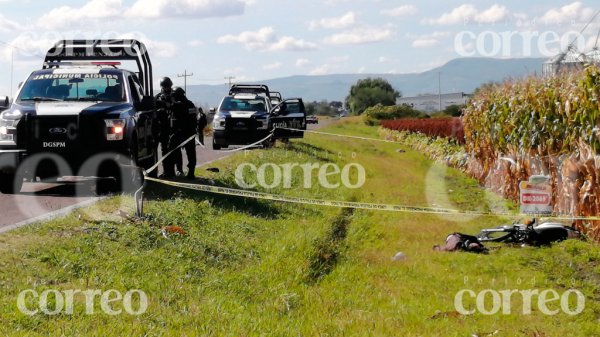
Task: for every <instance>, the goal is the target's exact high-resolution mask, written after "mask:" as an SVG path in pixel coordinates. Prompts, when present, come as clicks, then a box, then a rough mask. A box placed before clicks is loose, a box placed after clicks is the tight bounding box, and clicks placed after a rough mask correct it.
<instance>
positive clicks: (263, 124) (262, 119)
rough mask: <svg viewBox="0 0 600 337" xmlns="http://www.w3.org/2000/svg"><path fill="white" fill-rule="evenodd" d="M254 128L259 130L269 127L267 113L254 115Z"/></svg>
mask: <svg viewBox="0 0 600 337" xmlns="http://www.w3.org/2000/svg"><path fill="white" fill-rule="evenodd" d="M256 122H257V123H256V124H257V125H256V128H257V129H259V130H266V129H268V128H269V115H263V116H258V117H256Z"/></svg>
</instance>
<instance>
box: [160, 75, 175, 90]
mask: <svg viewBox="0 0 600 337" xmlns="http://www.w3.org/2000/svg"><path fill="white" fill-rule="evenodd" d="M172 86H173V81H171V79H170V78H168V77H163V78H162V79H161V80H160V87H161V88H171V87H172Z"/></svg>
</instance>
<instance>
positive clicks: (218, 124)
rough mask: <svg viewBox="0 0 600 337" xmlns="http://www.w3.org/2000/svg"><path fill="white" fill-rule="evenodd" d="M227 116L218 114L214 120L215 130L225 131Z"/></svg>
mask: <svg viewBox="0 0 600 337" xmlns="http://www.w3.org/2000/svg"><path fill="white" fill-rule="evenodd" d="M226 119H227V116H226V115H221V114H217V115H215V119H214V120H213V130H225V120H226Z"/></svg>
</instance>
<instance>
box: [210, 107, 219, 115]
mask: <svg viewBox="0 0 600 337" xmlns="http://www.w3.org/2000/svg"><path fill="white" fill-rule="evenodd" d="M216 113H217V108H214V107H213V108H210V109H209V110H208V114H209V115H214V114H216Z"/></svg>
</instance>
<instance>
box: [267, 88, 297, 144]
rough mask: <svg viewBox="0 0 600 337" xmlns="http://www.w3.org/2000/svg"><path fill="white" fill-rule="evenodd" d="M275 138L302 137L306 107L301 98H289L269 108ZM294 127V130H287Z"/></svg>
mask: <svg viewBox="0 0 600 337" xmlns="http://www.w3.org/2000/svg"><path fill="white" fill-rule="evenodd" d="M271 123H272V127H273V128H274V129H275V131H274V137H275V139H290V138H303V137H304V132H303V131H299V130H306V109H305V108H304V102H302V99H301V98H289V99H286V100H284V101H283V102H281V103H279V104H278V105H277V106H275V107H274V108H273V109H272V110H271ZM289 129H294V130H289Z"/></svg>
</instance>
